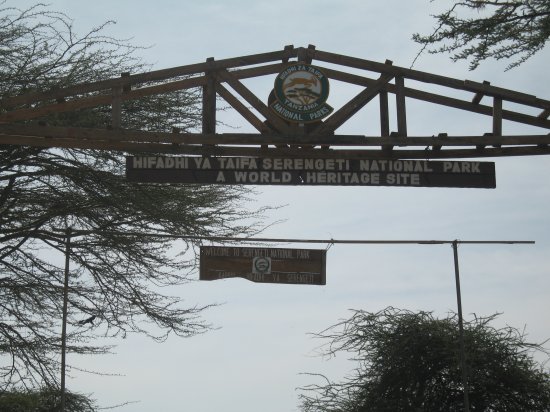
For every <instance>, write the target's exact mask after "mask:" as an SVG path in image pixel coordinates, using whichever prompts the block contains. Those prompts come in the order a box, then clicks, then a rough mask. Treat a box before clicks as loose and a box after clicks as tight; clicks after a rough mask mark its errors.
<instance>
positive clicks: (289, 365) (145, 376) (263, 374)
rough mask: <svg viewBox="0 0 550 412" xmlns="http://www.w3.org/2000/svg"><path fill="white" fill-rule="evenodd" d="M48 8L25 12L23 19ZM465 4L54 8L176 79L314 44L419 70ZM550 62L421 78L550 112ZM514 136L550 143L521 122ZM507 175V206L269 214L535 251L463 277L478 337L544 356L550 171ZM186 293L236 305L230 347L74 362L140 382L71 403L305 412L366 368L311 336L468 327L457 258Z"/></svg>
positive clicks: (137, 344)
mask: <svg viewBox="0 0 550 412" xmlns="http://www.w3.org/2000/svg"><path fill="white" fill-rule="evenodd" d="M33 3H34V1H28V0H17V1H14V0H13V1H9V2H8V4H11V5H13V4H16V5H17V6H18V7H21V8H24V7H26V6H27V5H31V4H33ZM449 3H450V2H449V1H443V0H439V1H435V2H433V3H431V2H429V1H428V0H408V1H398V0H386V1H370V0H342V1H335V0H332V1H326V0H279V1H271V2H268V1H263V0H256V1H252V0H202V1H190V0H186V1H185V0H184V1H175V0H174V1H169V0H156V1H144V0H109V1H108V0H95V1H81V0H53V1H51V3H50V4H51V8H52V9H55V10H59V11H64V12H66V13H67V15H69V16H70V17H72V18H73V19H74V24H75V28H76V29H77V30H78V31H79V32H80V33H83V32H85V31H86V30H88V29H90V28H92V27H93V26H97V25H99V24H100V23H102V22H103V21H105V20H108V19H112V20H116V21H117V24H116V25H113V26H110V27H109V28H108V31H107V32H108V33H110V34H112V35H113V36H116V37H121V38H132V42H133V43H134V44H138V45H149V46H151V47H150V48H148V49H146V50H142V51H140V52H139V55H141V56H142V57H143V59H144V60H145V61H146V62H150V63H152V64H153V65H154V68H158V69H160V68H168V67H173V66H180V65H185V64H192V63H198V62H203V61H205V59H206V58H208V57H215V58H216V59H222V58H230V57H236V56H241V55H248V54H255V53H263V52H269V51H275V50H281V49H282V48H283V47H284V46H285V45H287V44H293V45H294V46H295V47H300V46H303V47H307V46H308V44H313V45H315V46H316V47H317V49H318V50H323V51H329V52H334V53H339V54H344V55H349V56H354V57H360V58H365V59H369V60H374V61H380V62H383V61H384V60H385V59H390V60H393V62H394V65H398V66H404V67H409V66H410V64H411V62H412V61H413V59H414V57H415V55H416V54H417V52H418V50H419V46H418V45H417V44H415V43H414V42H413V41H412V40H411V36H412V34H413V33H415V32H422V33H428V32H431V30H432V28H433V27H434V25H435V22H434V20H433V19H432V18H430V14H434V13H437V12H440V11H442V10H444V9H446V7H448V5H449ZM549 57H550V50H549V49H548V48H547V49H546V50H545V51H543V52H542V53H540V54H538V55H536V56H535V57H534V58H532V59H531V60H529V61H528V62H527V63H525V64H524V65H522V66H520V67H519V68H516V69H514V70H512V71H509V72H504V68H505V67H506V65H507V64H506V63H505V62H492V61H491V62H487V63H485V64H483V65H482V66H481V67H480V68H479V69H478V70H476V71H474V72H469V71H468V66H467V64H466V63H464V62H461V63H452V62H451V61H450V60H449V58H448V56H446V55H435V56H430V55H423V56H422V57H421V58H420V59H419V60H418V61H417V63H416V65H415V68H416V69H418V70H422V71H427V72H431V73H436V74H442V75H447V76H450V77H454V78H458V79H471V80H476V81H483V80H489V81H491V84H493V85H495V86H500V87H505V88H510V89H513V90H517V91H521V92H524V93H529V94H534V95H537V96H538V97H540V98H544V99H549V98H550V86H549V82H548V63H549V62H550V59H549ZM314 64H315V61H314ZM319 64H320V65H322V64H321V63H319ZM343 70H346V69H343ZM371 76H372V74H371ZM272 82H273V77H270V76H268V77H266V78H264V79H261V80H257V81H254V82H250V83H246V84H249V85H250V86H249V87H250V88H251V89H253V91H255V92H257V93H258V94H260V95H261V93H262V92H261V91H262V90H266V91H269V89H270V88H271V87H272ZM357 92H358V90H357V89H352V88H349V87H343V86H342V85H340V84H336V83H331V95H330V96H329V100H328V103H329V104H330V105H332V106H333V107H336V108H338V107H339V106H340V105H341V104H343V103H344V102H345V99H346V98H349V97H351V96H353V95H354V94H356V93H357ZM266 97H267V95H266ZM390 102H393V95H390ZM407 108H408V112H407V120H408V130H409V135H417V136H418V135H424V136H431V135H433V134H437V133H439V132H448V133H449V134H454V135H481V134H483V133H484V132H488V131H490V128H491V119H490V118H489V117H484V116H477V115H475V114H472V113H466V112H461V111H458V110H454V109H447V108H443V107H439V106H434V105H429V104H421V103H417V102H414V101H411V100H410V99H409V100H407ZM505 108H506V106H505ZM226 116H227V117H225V118H223V120H224V121H227V123H229V124H231V125H233V126H236V127H240V129H238V130H242V131H243V132H247V131H248V132H252V131H253V130H252V129H251V128H250V127H249V126H247V125H246V124H245V121H244V120H241V119H240V118H239V116H238V115H231V114H228V115H226ZM377 116H378V114H377V109H376V106H375V107H374V108H370V109H369V108H367V109H365V110H362V111H361V112H359V113H358V115H356V117H354V118H353V120H352V121H350V123H349V124H348V125H346V126H344V127H342V128H341V129H340V130H339V132H340V133H349V134H352V133H353V134H367V135H369V134H370V135H374V134H376V133H379V132H378V127H379V126H378V120H377ZM392 121H393V124H392V130H395V128H396V126H395V119H392ZM219 131H221V132H223V131H233V130H232V129H227V128H221V129H220V130H219ZM504 133H505V134H529V133H539V134H546V133H548V131H547V130H541V129H536V128H531V127H528V126H522V125H515V124H510V123H508V122H505V123H504ZM483 160H487V161H493V159H483ZM494 161H495V162H496V176H497V188H496V189H492V190H489V189H441V188H428V189H423V188H391V187H260V188H258V191H259V194H258V195H257V196H256V197H255V200H256V202H255V205H257V206H262V205H282V204H286V205H287V206H286V207H284V208H282V209H280V210H278V211H276V212H273V213H270V215H269V220H270V221H275V220H284V222H283V223H281V224H278V225H276V226H274V227H271V228H269V229H268V230H267V231H266V232H265V233H264V234H263V235H262V236H265V237H275V238H309V239H327V238H334V239H371V240H372V239H447V240H452V239H462V240H535V241H536V242H537V243H536V245H534V246H532V245H531V246H526V245H516V246H511V245H487V246H467V245H463V246H461V247H460V248H459V259H460V272H461V280H462V294H463V308H464V313H465V316H466V318H467V319H471V318H472V315H471V314H472V313H475V314H477V315H490V314H493V313H495V312H502V313H503V314H502V315H501V316H500V318H499V324H500V325H504V324H510V325H513V326H516V327H519V328H523V326H524V325H526V327H527V329H526V330H527V333H528V335H529V337H530V339H532V340H534V341H542V340H544V339H546V338H549V337H550V330H549V326H550V321H549V317H548V309H549V308H550V304H549V303H548V295H549V294H550V278H549V276H548V275H549V268H550V253H549V249H550V236H549V235H548V229H549V227H550V225H549V223H550V222H549V221H550V218H549V212H548V202H549V200H550V185H549V184H548V176H550V162H549V159H548V157H523V158H521V157H517V158H498V159H494ZM279 246H281V247H318V248H326V247H327V245H314V246H311V245H310V246H303V245H292V244H284V245H279ZM197 277H198V275H197ZM172 293H173V294H176V295H178V296H182V297H184V298H185V300H186V302H187V303H188V304H189V305H195V304H198V305H202V304H208V303H214V302H217V303H224V304H223V305H221V306H219V307H216V308H213V309H211V310H208V311H207V312H205V313H204V319H205V320H206V321H208V322H210V323H212V324H213V325H215V326H216V327H218V328H219V329H217V330H213V331H211V332H209V333H207V334H205V335H202V336H198V337H194V338H190V339H179V338H176V337H173V338H170V339H169V340H168V341H167V342H165V343H163V344H155V343H154V342H152V341H150V340H147V339H145V338H143V337H139V336H130V337H128V338H127V339H126V340H119V341H116V342H115V343H116V344H117V345H118V346H117V348H116V349H115V352H116V354H114V355H107V356H103V357H94V358H70V359H69V362H71V363H73V364H76V365H78V366H80V367H82V368H86V369H94V370H97V371H100V372H102V373H116V374H121V375H124V376H119V377H109V376H94V375H86V374H73V377H72V378H71V379H70V380H69V381H68V387H69V389H71V390H76V391H81V392H84V393H91V394H92V396H93V397H95V398H96V399H98V401H99V403H100V404H101V405H102V406H109V405H114V404H118V403H122V402H126V401H139V402H138V403H134V404H131V405H128V406H125V407H122V408H120V409H119V410H121V411H135V412H146V411H147V412H150V411H192V412H211V411H227V412H232V411H239V412H257V411H262V412H290V411H297V410H298V399H297V394H298V392H297V391H296V388H297V387H300V386H302V385H306V384H308V383H312V382H315V380H314V378H312V377H310V376H304V375H301V373H303V372H314V373H323V374H325V375H326V376H328V377H329V378H331V379H336V380H337V379H339V378H341V377H342V376H344V375H345V374H346V373H347V372H349V371H350V370H351V368H352V367H353V364H351V363H348V362H346V360H345V357H343V356H340V357H337V358H336V359H332V360H328V361H327V360H324V359H321V358H319V357H316V356H315V348H316V347H317V346H318V345H319V343H320V342H318V341H317V340H315V339H313V338H311V337H310V336H309V335H308V333H309V332H318V331H320V330H322V329H324V328H325V327H327V326H329V325H331V324H333V323H335V322H336V321H338V320H339V319H341V318H344V317H348V316H349V314H350V313H349V311H348V309H351V308H353V309H366V310H370V311H378V310H380V309H383V308H385V307H387V306H390V305H391V306H394V307H398V308H405V309H410V310H419V309H422V310H429V311H434V312H435V313H436V314H438V315H441V316H444V315H445V314H446V313H447V312H449V311H454V310H456V295H455V287H454V269H453V254H452V249H451V246H450V245H442V246H419V245H408V246H388V245H377V246H340V245H335V246H333V247H331V248H330V250H329V251H328V256H327V285H326V286H303V285H269V284H254V283H250V282H247V281H245V280H241V279H230V280H223V281H216V282H196V283H193V284H191V285H186V286H183V287H181V288H178V289H174V290H173V291H172Z"/></svg>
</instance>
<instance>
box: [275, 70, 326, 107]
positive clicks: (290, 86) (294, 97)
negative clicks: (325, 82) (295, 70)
mask: <svg viewBox="0 0 550 412" xmlns="http://www.w3.org/2000/svg"><path fill="white" fill-rule="evenodd" d="M320 89H321V88H320V85H319V80H318V79H317V77H315V76H313V75H311V76H310V77H309V78H307V77H298V76H295V77H292V76H289V77H288V78H287V79H286V81H285V82H283V92H284V94H285V96H286V97H287V98H288V99H289V100H290V101H293V102H294V103H297V104H300V105H306V104H310V103H311V102H313V101H315V100H317V99H319V96H320V95H321V90H320Z"/></svg>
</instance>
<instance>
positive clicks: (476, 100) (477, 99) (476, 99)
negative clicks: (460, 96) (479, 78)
mask: <svg viewBox="0 0 550 412" xmlns="http://www.w3.org/2000/svg"><path fill="white" fill-rule="evenodd" d="M483 84H486V85H490V84H491V82H488V81H486V80H484V81H483ZM483 96H485V94H483V92H477V93H476V94H475V96H474V97H473V99H472V103H473V104H479V102H481V99H483Z"/></svg>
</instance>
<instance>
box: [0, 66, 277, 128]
mask: <svg viewBox="0 0 550 412" xmlns="http://www.w3.org/2000/svg"><path fill="white" fill-rule="evenodd" d="M282 67H283V65H282V64H281V63H276V64H272V65H265V66H261V67H254V68H249V69H242V70H235V71H233V72H232V74H233V76H235V77H236V78H238V79H245V78H249V77H256V76H263V75H268V74H273V73H278V72H279V71H281V70H282ZM207 81H208V80H207V77H206V76H198V77H192V78H189V79H184V80H178V81H175V82H170V83H164V84H160V85H156V86H150V87H142V88H139V89H133V90H131V91H127V92H125V93H123V94H122V96H120V98H121V100H122V101H126V100H134V99H139V98H141V97H146V96H152V95H155V94H161V93H169V92H173V91H177V90H183V89H189V88H193V87H200V86H204V85H205V84H206V82H207ZM125 87H126V88H127V90H128V87H129V85H127V86H125ZM111 102H112V97H111V96H110V95H100V96H92V97H85V98H81V99H76V100H71V101H68V102H64V103H59V104H51V105H45V106H41V107H35V108H32V109H20V110H14V111H10V112H7V113H4V114H0V123H7V122H13V121H18V120H27V119H35V118H37V117H41V116H45V115H48V114H51V113H62V112H68V111H72V110H78V109H84V108H88V107H95V106H103V105H109V104H111Z"/></svg>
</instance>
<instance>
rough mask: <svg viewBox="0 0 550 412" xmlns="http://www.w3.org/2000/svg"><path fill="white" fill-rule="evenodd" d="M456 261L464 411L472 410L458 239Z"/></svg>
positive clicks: (454, 252) (455, 246) (455, 250)
mask: <svg viewBox="0 0 550 412" xmlns="http://www.w3.org/2000/svg"><path fill="white" fill-rule="evenodd" d="M452 245H453V254H454V261H455V282H456V303H457V306H458V334H459V335H458V339H459V341H460V368H461V369H462V384H463V385H464V412H470V399H469V393H468V392H469V388H468V372H467V370H466V354H465V350H464V323H463V320H462V297H461V294H460V274H459V271H458V240H455V241H453V243H452Z"/></svg>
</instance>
